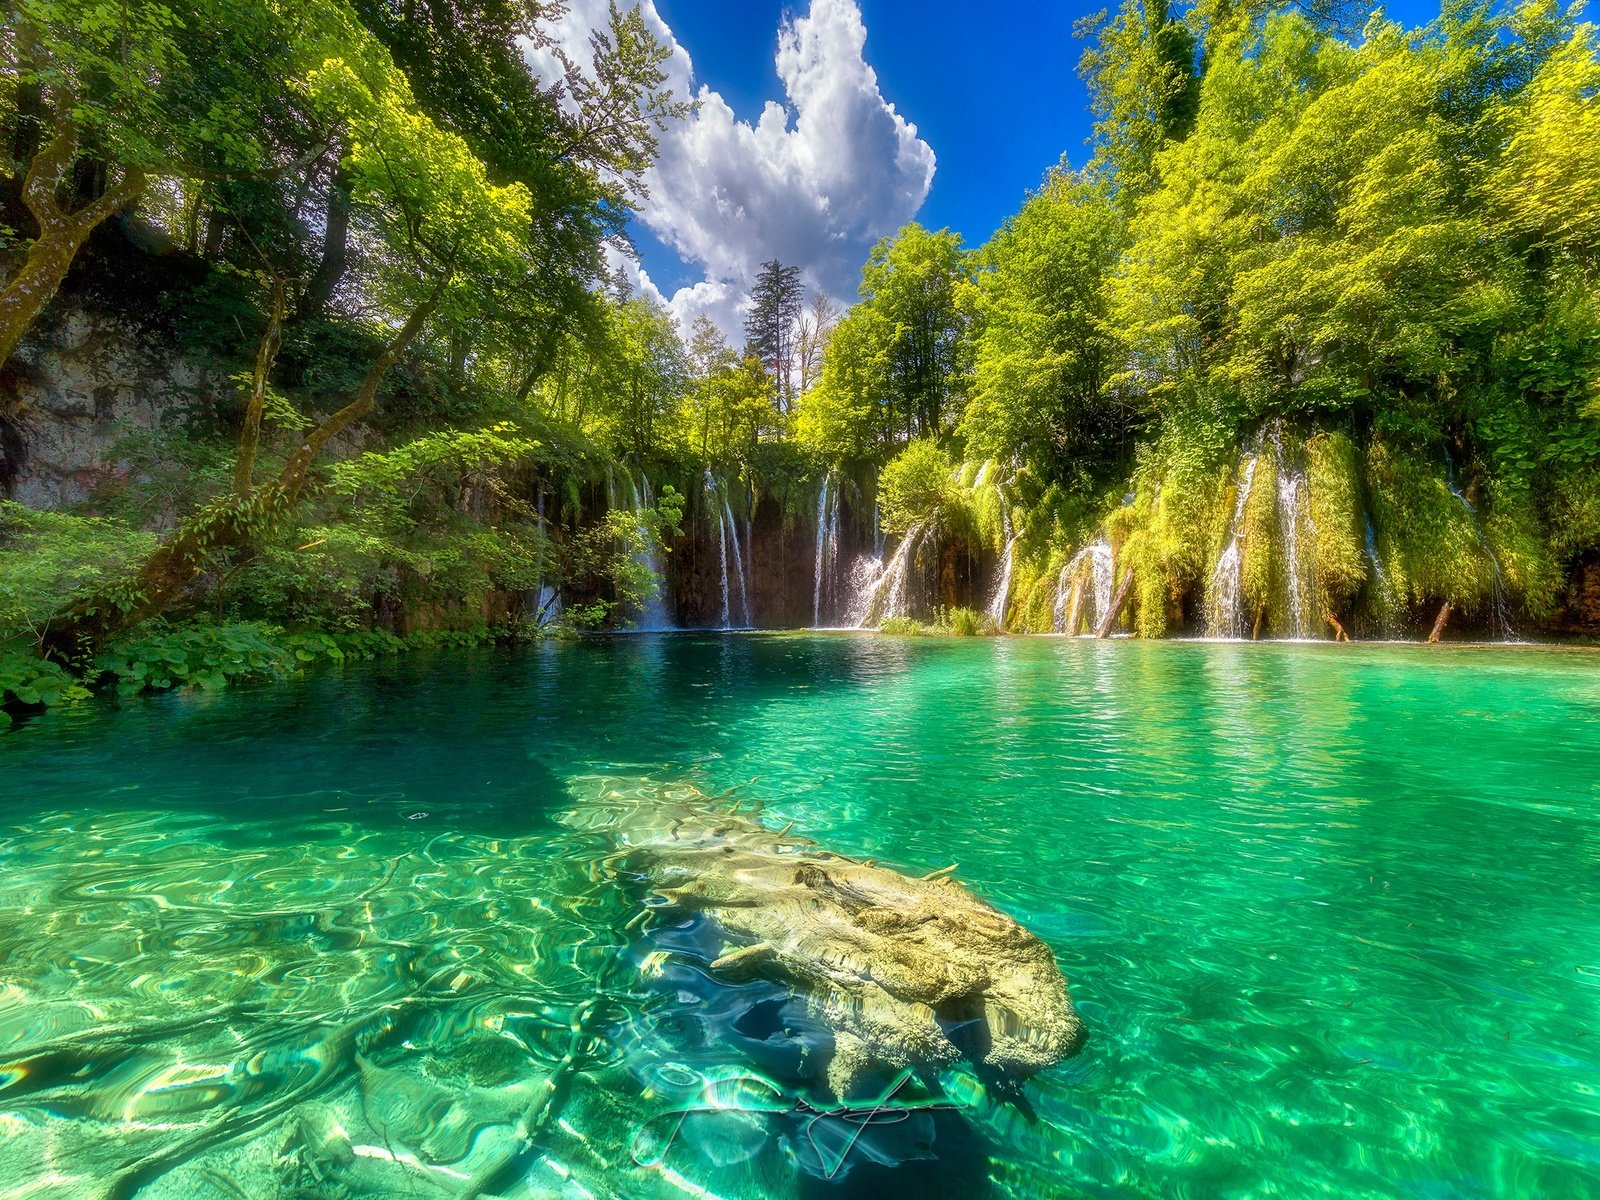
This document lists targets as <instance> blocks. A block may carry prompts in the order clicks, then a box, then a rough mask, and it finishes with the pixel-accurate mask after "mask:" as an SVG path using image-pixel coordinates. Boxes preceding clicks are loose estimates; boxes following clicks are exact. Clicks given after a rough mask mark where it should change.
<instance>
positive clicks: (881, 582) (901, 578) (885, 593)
mask: <svg viewBox="0 0 1600 1200" xmlns="http://www.w3.org/2000/svg"><path fill="white" fill-rule="evenodd" d="M925 532H927V527H926V526H925V525H922V524H917V525H913V526H912V527H911V528H910V529H908V530H906V535H905V537H904V538H903V539H901V542H900V545H899V547H898V548H897V549H896V550H895V552H894V557H893V558H891V559H890V560H889V565H888V566H886V567H884V569H883V574H882V575H880V576H879V577H878V578H877V580H876V582H875V583H873V585H872V588H871V591H870V592H869V593H868V596H867V603H866V608H865V610H864V611H863V612H862V614H861V619H860V621H859V622H857V625H858V627H859V628H863V629H868V628H876V627H877V626H878V625H879V624H881V623H882V622H884V621H886V620H888V619H889V618H890V617H906V616H910V615H911V599H912V597H911V586H910V579H911V575H912V572H913V571H914V569H915V565H916V557H917V549H918V547H919V546H920V545H921V543H922V535H923V534H924V533H925Z"/></svg>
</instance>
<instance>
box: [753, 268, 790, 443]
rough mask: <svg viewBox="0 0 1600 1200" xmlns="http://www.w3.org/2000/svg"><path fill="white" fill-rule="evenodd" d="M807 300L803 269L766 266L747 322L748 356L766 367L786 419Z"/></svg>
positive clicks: (759, 280) (754, 293)
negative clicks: (802, 317) (796, 345)
mask: <svg viewBox="0 0 1600 1200" xmlns="http://www.w3.org/2000/svg"><path fill="white" fill-rule="evenodd" d="M804 297H805V285H803V284H802V283H801V282H800V268H799V267H794V266H785V265H784V264H783V263H781V262H779V261H778V260H777V259H773V260H772V261H770V262H765V263H762V264H761V270H760V272H759V273H758V274H757V275H756V283H755V287H753V288H752V289H751V291H750V310H749V313H748V314H747V315H746V317H745V320H744V335H745V355H746V357H749V358H754V359H756V360H757V361H758V362H760V363H761V364H762V366H763V367H765V368H766V370H767V372H768V373H769V375H770V377H771V379H772V401H773V404H774V405H775V406H776V407H777V410H778V412H779V413H780V414H782V415H783V416H784V417H785V419H787V417H788V415H789V410H790V409H791V408H792V407H793V405H794V366H795V363H794V346H795V337H796V333H797V329H796V326H797V324H798V323H799V320H800V312H801V307H802V302H803V300H804Z"/></svg>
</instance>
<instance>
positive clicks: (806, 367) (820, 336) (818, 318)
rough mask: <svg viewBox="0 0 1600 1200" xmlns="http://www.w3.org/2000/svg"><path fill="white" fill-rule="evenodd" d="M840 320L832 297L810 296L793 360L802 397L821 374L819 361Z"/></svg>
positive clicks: (797, 336)
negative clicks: (794, 360) (798, 377)
mask: <svg viewBox="0 0 1600 1200" xmlns="http://www.w3.org/2000/svg"><path fill="white" fill-rule="evenodd" d="M839 317H840V310H839V306H838V305H837V304H835V303H834V302H833V297H831V296H829V295H828V293H827V292H825V291H823V290H822V289H821V288H818V289H817V290H816V291H814V292H812V293H811V303H810V304H809V305H808V306H807V308H806V311H805V312H804V313H803V314H802V315H801V317H800V326H799V328H798V330H797V331H796V333H795V359H796V367H797V369H798V373H799V376H800V379H799V392H800V394H801V395H804V394H805V393H806V392H809V391H810V390H811V387H812V385H813V384H815V383H816V382H817V379H818V377H819V376H820V375H821V374H822V360H823V356H824V355H825V354H826V353H827V350H828V339H829V338H830V337H831V336H832V335H833V327H834V326H835V325H837V324H838V323H839Z"/></svg>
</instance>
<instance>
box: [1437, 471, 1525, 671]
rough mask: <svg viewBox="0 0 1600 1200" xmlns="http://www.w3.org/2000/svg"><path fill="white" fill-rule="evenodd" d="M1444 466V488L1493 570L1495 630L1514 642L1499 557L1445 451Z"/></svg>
mask: <svg viewBox="0 0 1600 1200" xmlns="http://www.w3.org/2000/svg"><path fill="white" fill-rule="evenodd" d="M1445 464H1446V470H1447V471H1448V475H1447V477H1446V483H1445V486H1446V487H1448V488H1449V489H1450V494H1451V495H1452V496H1454V497H1455V498H1456V499H1457V500H1458V501H1460V503H1461V507H1462V508H1464V509H1466V510H1467V515H1468V516H1469V517H1470V518H1471V519H1472V531H1473V533H1474V534H1475V535H1476V536H1477V539H1478V548H1479V549H1480V550H1482V551H1483V552H1484V554H1485V555H1487V556H1488V559H1489V565H1490V566H1492V567H1493V568H1494V587H1493V589H1492V590H1491V591H1490V593H1489V606H1490V609H1491V610H1492V611H1493V613H1494V624H1495V629H1496V630H1497V631H1498V632H1499V634H1500V640H1501V641H1502V642H1516V641H1520V640H1521V638H1520V637H1519V636H1518V634H1517V630H1516V626H1514V625H1513V624H1512V623H1511V600H1510V597H1509V596H1508V595H1507V594H1506V579H1505V573H1504V572H1503V571H1502V570H1501V569H1500V556H1499V555H1497V554H1496V553H1495V552H1494V547H1492V546H1490V545H1489V539H1488V538H1487V537H1485V536H1484V533H1483V524H1482V523H1481V522H1480V521H1479V520H1478V510H1477V509H1476V508H1474V507H1473V506H1472V501H1471V500H1468V499H1467V494H1466V493H1465V492H1463V491H1462V490H1461V489H1460V488H1459V487H1457V486H1456V478H1455V476H1456V472H1455V462H1454V461H1453V460H1452V459H1451V458H1450V452H1449V451H1448V450H1446V451H1445Z"/></svg>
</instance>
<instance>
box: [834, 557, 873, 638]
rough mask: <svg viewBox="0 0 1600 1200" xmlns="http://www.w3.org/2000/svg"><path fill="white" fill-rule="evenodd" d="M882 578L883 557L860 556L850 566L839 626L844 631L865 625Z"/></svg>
mask: <svg viewBox="0 0 1600 1200" xmlns="http://www.w3.org/2000/svg"><path fill="white" fill-rule="evenodd" d="M882 578H883V555H882V554H881V553H879V554H862V555H858V556H857V557H856V561H855V562H854V563H853V564H851V567H850V574H849V576H848V577H847V579H846V581H845V602H844V605H843V608H844V613H843V619H842V621H841V625H842V627H843V628H846V629H860V628H862V627H863V626H865V625H866V623H867V614H868V613H869V612H870V611H871V608H872V599H873V597H874V596H875V595H876V594H877V589H878V581H879V580H880V579H882Z"/></svg>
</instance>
